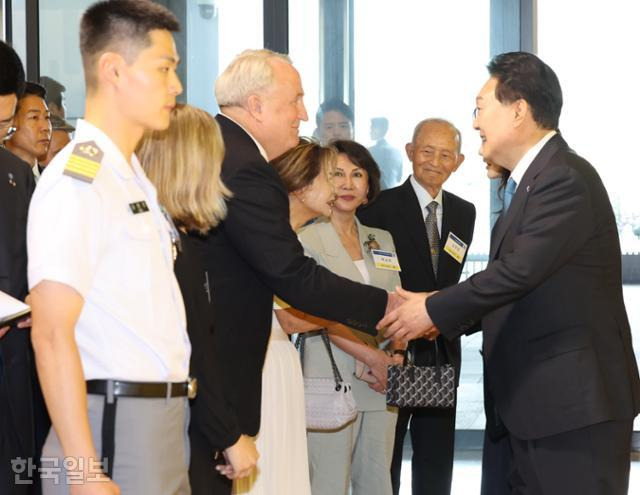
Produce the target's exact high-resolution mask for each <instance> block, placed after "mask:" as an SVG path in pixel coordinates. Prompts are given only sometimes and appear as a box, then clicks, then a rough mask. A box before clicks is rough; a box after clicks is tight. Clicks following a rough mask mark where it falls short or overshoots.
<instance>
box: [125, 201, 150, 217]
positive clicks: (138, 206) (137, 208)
mask: <svg viewBox="0 0 640 495" xmlns="http://www.w3.org/2000/svg"><path fill="white" fill-rule="evenodd" d="M129 209H131V213H133V214H134V215H137V214H138V213H146V212H148V211H149V207H148V206H147V202H146V201H144V200H143V201H136V202H135V203H129Z"/></svg>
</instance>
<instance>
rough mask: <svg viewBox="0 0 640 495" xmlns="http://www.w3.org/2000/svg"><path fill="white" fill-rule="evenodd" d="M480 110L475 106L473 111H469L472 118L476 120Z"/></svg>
mask: <svg viewBox="0 0 640 495" xmlns="http://www.w3.org/2000/svg"><path fill="white" fill-rule="evenodd" d="M479 111H480V109H479V108H478V107H475V108H474V109H473V112H471V116H472V117H473V120H476V119H477V118H478V112H479Z"/></svg>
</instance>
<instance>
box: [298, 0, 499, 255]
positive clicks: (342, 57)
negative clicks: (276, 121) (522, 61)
mask: <svg viewBox="0 0 640 495" xmlns="http://www.w3.org/2000/svg"><path fill="white" fill-rule="evenodd" d="M332 3H336V2H324V1H323V0H318V1H314V2H298V1H295V0H292V1H290V2H289V26H290V35H289V46H290V56H291V58H292V59H293V62H294V64H295V65H296V67H297V68H298V70H299V71H300V74H301V76H302V83H303V87H304V90H305V104H306V106H307V110H308V113H309V122H307V123H306V124H303V125H302V126H301V134H305V135H308V136H311V135H313V134H314V133H315V132H316V129H315V128H316V122H315V114H316V111H317V109H318V106H319V104H320V103H321V102H322V99H323V98H324V97H325V96H324V95H326V94H328V93H331V89H330V88H327V87H326V81H327V75H326V74H327V72H329V71H330V70H332V65H341V66H342V65H345V64H346V67H345V68H344V70H343V83H344V89H343V90H342V91H341V94H342V95H345V96H343V100H344V101H345V103H347V104H349V105H350V106H351V107H352V109H353V110H354V114H355V122H354V130H355V139H356V140H357V141H359V142H360V143H362V144H364V145H366V146H372V145H374V144H375V141H373V140H372V139H371V135H370V127H371V125H370V122H371V119H372V118H375V117H386V118H387V119H388V122H389V129H388V132H387V134H386V136H385V139H386V140H387V141H388V142H389V143H390V145H391V146H392V147H394V148H396V149H397V150H399V152H400V154H401V156H402V161H403V169H402V176H401V180H404V179H406V177H408V175H409V174H410V173H411V164H410V163H409V162H408V160H407V158H406V155H405V151H404V146H405V144H406V143H407V142H408V141H410V140H411V137H412V134H413V129H414V127H415V125H416V124H417V123H418V122H419V121H420V120H422V119H424V118H427V117H442V118H445V119H447V120H450V121H451V122H453V123H454V124H455V125H456V127H458V128H459V129H460V131H461V132H462V136H463V138H462V150H463V153H464V154H465V156H466V160H465V162H464V163H463V165H462V166H461V167H460V169H459V170H458V171H457V172H456V173H454V174H453V175H452V176H451V177H450V179H449V181H448V182H447V184H446V189H447V190H449V191H451V192H453V193H455V194H458V195H459V196H462V197H463V198H465V199H467V200H469V201H471V202H473V203H474V204H475V205H476V208H477V210H478V211H477V218H478V220H477V225H476V233H475V234H474V240H473V243H472V245H471V248H470V253H471V254H486V253H488V251H489V220H488V218H489V181H488V180H487V178H486V173H485V167H484V165H483V163H482V159H481V158H480V156H479V155H478V148H479V145H480V142H479V138H478V137H477V133H476V132H475V131H474V130H473V129H472V127H471V122H472V119H471V112H472V110H473V107H474V105H475V95H476V93H477V91H478V90H479V89H480V87H481V86H482V84H483V83H484V82H485V80H486V79H487V77H488V76H487V71H486V69H485V65H486V64H487V62H488V60H489V3H490V2H489V0H482V1H477V0H464V1H460V2H440V1H437V0H431V1H425V0H405V1H403V2H395V3H390V2H388V1H386V0H354V2H353V5H354V8H353V12H350V11H349V9H347V8H346V7H345V8H344V9H343V8H340V9H338V11H336V15H344V16H346V18H345V19H337V18H334V19H332V18H327V17H326V8H328V7H327V6H328V5H329V4H332ZM338 3H339V2H338ZM347 3H348V2H345V5H346V4H347ZM461 10H464V12H465V15H464V16H460V15H459V14H460V11H461ZM350 15H352V18H351V19H349V18H348V17H349V16H350ZM332 22H335V23H343V24H344V29H346V30H347V31H348V30H349V29H351V28H350V26H352V34H351V36H349V35H345V36H344V45H343V46H342V47H337V49H336V50H335V51H331V52H329V53H323V51H325V52H326V50H324V47H326V46H327V42H326V40H325V39H324V36H326V33H330V32H335V26H328V25H329V24H331V23H332ZM330 28H331V29H330ZM460 33H464V36H460ZM316 54H317V55H316ZM350 60H353V63H352V64H351V67H350V66H349V65H350V63H349V61H350ZM333 69H334V70H335V67H333ZM349 74H353V78H352V80H351V79H350V76H349ZM351 88H352V90H351ZM338 92H340V90H338ZM350 93H352V94H353V99H352V101H347V100H348V99H349V95H350Z"/></svg>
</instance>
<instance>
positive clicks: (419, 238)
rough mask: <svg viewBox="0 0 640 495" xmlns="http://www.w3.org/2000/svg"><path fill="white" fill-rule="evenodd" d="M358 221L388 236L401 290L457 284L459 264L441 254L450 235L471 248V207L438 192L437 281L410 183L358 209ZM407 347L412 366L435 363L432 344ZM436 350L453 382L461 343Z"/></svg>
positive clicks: (473, 216)
mask: <svg viewBox="0 0 640 495" xmlns="http://www.w3.org/2000/svg"><path fill="white" fill-rule="evenodd" d="M358 216H359V217H360V219H361V220H362V222H364V223H366V224H367V225H372V226H375V227H379V228H382V229H385V230H388V231H389V232H390V233H391V235H392V236H393V240H394V242H395V245H396V249H397V250H398V259H399V261H400V266H401V267H402V271H401V272H400V279H401V280H402V287H403V288H404V289H407V290H410V291H415V292H425V291H426V292H431V291H434V290H440V289H443V288H445V287H448V286H450V285H453V284H455V283H457V282H458V280H459V279H460V275H461V273H462V267H463V265H464V260H463V262H462V263H458V262H457V261H456V260H455V259H454V258H453V257H451V256H450V255H449V254H447V253H445V252H444V245H445V243H446V241H447V238H448V236H449V233H453V234H454V235H455V236H457V237H459V238H460V239H461V240H462V241H464V242H465V243H466V244H467V245H468V246H469V245H471V241H472V239H473V228H474V224H475V219H476V209H475V206H473V204H471V203H469V202H468V201H465V200H464V199H462V198H460V197H458V196H456V195H455V194H451V193H449V192H447V191H443V192H442V228H441V233H440V246H439V248H440V256H439V258H438V277H437V278H436V277H435V275H434V273H433V266H432V264H431V255H430V249H429V240H428V237H427V229H426V226H425V222H424V216H423V214H422V211H421V209H420V203H419V202H418V198H417V196H416V193H415V191H414V190H413V186H412V185H411V182H410V180H409V179H407V180H406V181H405V182H404V184H402V185H400V186H398V187H395V188H393V189H389V190H387V191H383V192H382V193H380V196H379V197H378V198H377V199H376V200H375V201H374V202H373V203H372V204H371V205H369V206H367V207H366V208H363V209H362V210H361V211H360V212H359V214H358ZM467 251H468V248H467ZM465 259H466V253H465ZM412 345H413V346H414V348H415V360H416V363H417V364H421V365H431V364H433V363H434V362H435V356H434V354H435V347H434V343H433V342H428V341H426V340H424V339H418V340H416V341H415V342H414V343H413V344H412ZM438 345H439V346H440V347H444V349H445V350H446V353H447V357H448V358H449V361H450V362H451V363H452V364H453V365H454V366H455V369H456V380H459V379H460V340H459V339H454V340H452V341H447V340H446V339H443V338H439V339H438Z"/></svg>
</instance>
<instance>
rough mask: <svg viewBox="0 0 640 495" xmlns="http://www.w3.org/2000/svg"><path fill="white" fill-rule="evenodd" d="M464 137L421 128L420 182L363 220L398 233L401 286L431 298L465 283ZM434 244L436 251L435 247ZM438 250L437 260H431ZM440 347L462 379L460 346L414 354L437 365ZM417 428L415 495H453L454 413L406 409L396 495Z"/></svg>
mask: <svg viewBox="0 0 640 495" xmlns="http://www.w3.org/2000/svg"><path fill="white" fill-rule="evenodd" d="M460 145H461V141H460V132H459V131H458V130H457V129H456V128H455V127H454V126H453V125H452V124H451V123H449V122H447V121H445V120H441V119H426V120H423V121H422V122H420V123H419V124H418V125H417V126H416V128H415V131H414V133H413V139H412V141H411V142H410V143H408V144H407V146H406V151H407V156H408V157H409V161H411V163H412V165H413V175H412V176H411V177H410V178H409V179H407V181H406V182H405V183H404V184H402V185H401V186H398V187H395V188H393V189H389V190H387V191H383V192H382V193H381V194H380V196H379V197H378V199H377V200H376V201H375V202H374V203H372V204H371V205H370V206H368V207H366V208H365V209H363V210H362V211H361V212H360V213H359V217H360V220H361V221H362V223H363V224H365V225H369V226H372V227H379V228H381V229H385V230H388V231H389V232H391V235H392V237H393V242H394V243H395V246H396V250H397V255H398V260H399V261H400V266H401V268H402V271H401V272H400V278H401V280H402V287H403V288H405V289H407V290H411V291H419V292H424V291H426V292H431V291H434V290H438V289H442V288H444V287H448V286H450V285H453V284H455V283H457V282H458V280H459V279H460V274H461V273H462V266H463V264H464V259H465V257H466V252H467V249H468V246H469V244H471V239H472V238H473V227H474V222H475V217H476V210H475V207H474V206H473V205H472V204H471V203H469V202H468V201H465V200H463V199H462V198H459V197H458V196H456V195H455V194H451V193H449V192H447V191H444V190H443V189H442V186H443V184H444V182H445V181H446V180H447V179H448V178H449V176H450V175H451V173H453V172H454V171H455V170H457V168H458V167H459V166H460V164H461V163H462V162H463V160H464V155H463V154H462V153H460ZM432 202H435V203H436V204H435V213H434V214H435V223H436V227H437V234H438V235H437V237H435V238H434V239H431V238H430V236H429V227H428V224H429V222H430V221H431V220H432V218H430V211H429V209H430V206H429V205H430V204H431V203H432ZM451 235H453V236H455V237H456V238H457V239H458V240H460V241H461V242H462V243H464V244H465V246H466V247H465V249H464V252H463V253H462V256H460V257H457V258H454V256H452V255H451V254H449V253H448V252H447V250H446V249H445V245H446V244H447V243H448V242H451V239H450V236H451ZM431 243H433V244H435V245H433V246H431ZM432 248H433V249H434V250H435V256H432V255H431V252H432ZM436 346H437V352H438V355H439V356H440V357H441V361H442V362H450V363H452V364H453V365H454V366H455V370H456V377H459V376H460V340H459V339H454V340H453V341H447V340H445V339H444V338H438V339H437V341H435V342H430V341H428V340H426V339H423V338H420V339H417V340H414V341H412V342H411V345H410V347H409V348H410V349H411V350H412V351H413V354H414V361H415V363H416V364H418V365H433V364H434V363H435V360H436ZM409 421H410V422H411V423H410V425H411V426H410V431H411V444H412V446H413V458H412V462H411V468H412V469H411V472H412V475H411V484H412V487H413V493H414V494H416V495H417V494H422V493H429V494H433V495H448V494H449V493H450V492H451V474H452V470H453V443H454V433H455V409H436V408H406V409H401V410H400V411H399V414H398V422H397V424H396V438H395V445H394V453H393V462H392V465H391V479H392V484H393V492H394V494H396V495H397V494H398V493H399V491H400V470H401V466H402V449H403V444H404V437H405V435H406V432H407V425H408V424H409Z"/></svg>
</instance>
